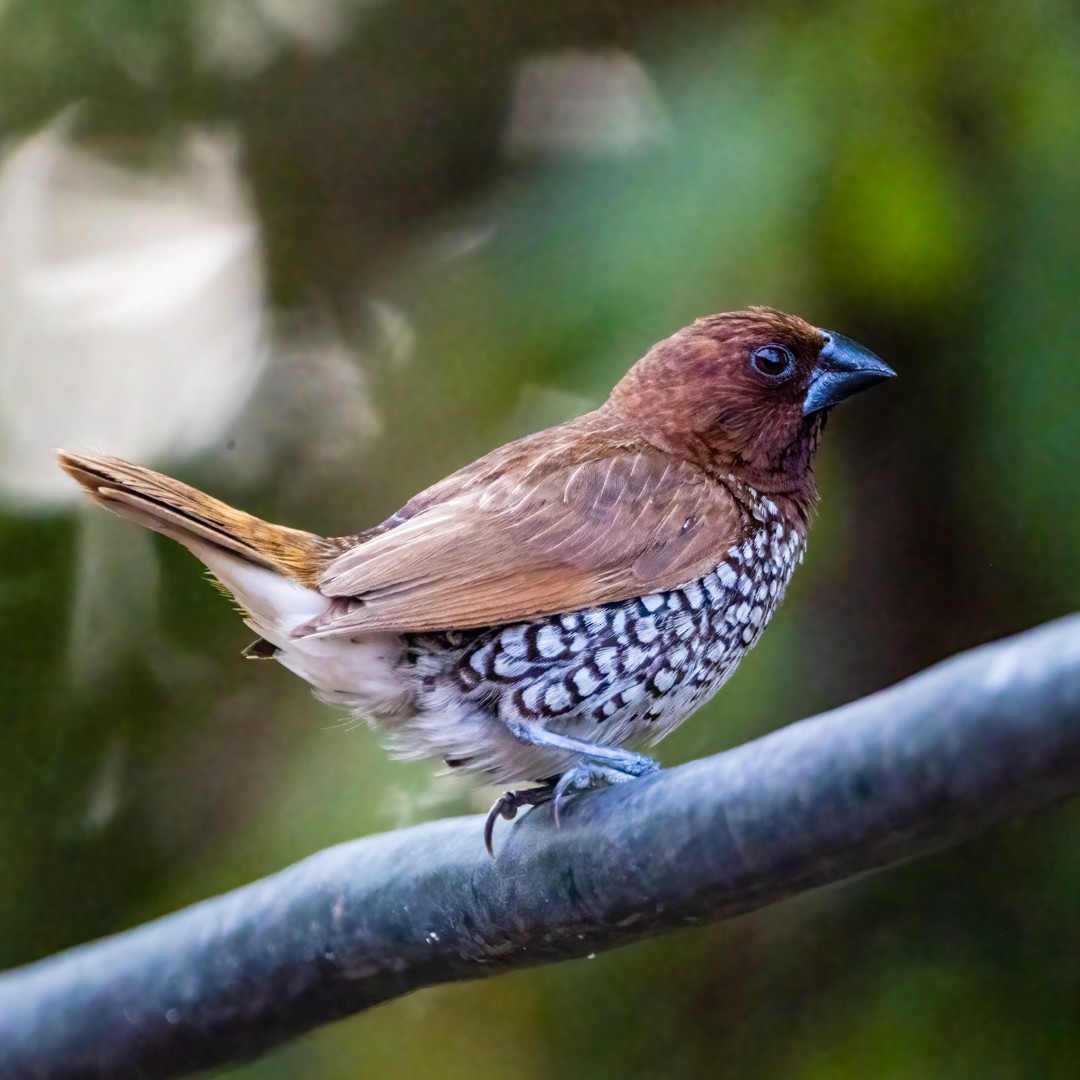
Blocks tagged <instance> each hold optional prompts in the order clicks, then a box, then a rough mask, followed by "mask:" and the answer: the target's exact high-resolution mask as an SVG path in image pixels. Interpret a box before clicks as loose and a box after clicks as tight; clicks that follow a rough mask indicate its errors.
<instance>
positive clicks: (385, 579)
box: [57, 307, 896, 854]
mask: <svg viewBox="0 0 1080 1080" xmlns="http://www.w3.org/2000/svg"><path fill="white" fill-rule="evenodd" d="M895 374H896V372H895V371H893V369H892V368H891V367H889V366H888V365H887V364H886V363H885V362H884V361H883V360H881V359H880V358H879V357H878V356H877V355H875V354H874V353H873V352H871V351H870V350H869V349H867V348H864V347H863V346H861V345H859V344H858V343H856V342H855V341H852V340H851V339H849V338H847V337H844V336H843V335H842V334H839V333H835V332H833V331H829V330H823V329H820V328H818V327H815V326H813V325H811V324H810V323H808V322H806V321H804V320H803V319H801V318H799V317H798V316H795V315H789V314H785V313H783V312H781V311H778V310H775V309H773V308H768V307H752V308H748V309H746V310H742V311H732V312H724V313H721V314H716V315H709V316H705V317H704V318H700V319H697V320H696V321H695V322H693V323H692V324H691V325H689V326H687V327H685V328H684V329H682V330H679V331H678V332H677V333H675V334H673V335H672V336H670V337H668V338H666V339H664V340H662V341H660V342H659V343H657V344H656V345H654V346H653V347H652V348H651V349H649V350H648V352H646V354H645V355H644V356H643V357H642V358H641V359H640V360H638V361H637V363H635V364H634V365H633V366H632V367H631V368H630V369H629V371H628V372H627V374H626V375H625V376H624V377H623V378H622V379H621V380H620V381H619V382H618V383H617V384H616V386H615V388H614V389H613V390H612V392H611V394H610V396H609V397H608V398H607V400H606V401H605V402H604V403H603V404H602V405H600V407H599V408H597V409H595V410H593V411H591V412H588V413H585V414H584V415H582V416H579V417H577V418H575V419H572V420H569V421H567V422H565V423H563V424H560V425H558V426H556V427H552V428H549V429H547V430H544V431H540V432H537V433H535V434H531V435H527V436H525V437H524V438H520V439H517V440H515V441H513V442H510V443H507V444H506V445H504V446H501V447H499V448H498V449H495V450H492V451H491V452H490V453H488V454H486V455H485V456H483V457H481V458H479V459H478V460H477V461H475V462H473V463H472V464H469V465H466V466H465V467H464V468H461V469H459V470H458V471H456V472H454V473H452V474H451V475H450V476H448V477H446V478H445V479H443V480H440V481H439V482H437V483H435V484H433V485H432V486H431V487H429V488H427V489H426V490H424V491H422V492H420V493H419V494H418V495H416V496H414V497H413V498H412V499H410V500H409V501H408V502H407V503H405V505H404V506H403V507H402V508H401V509H400V510H398V511H397V512H396V513H394V514H392V515H391V516H390V517H389V518H387V519H386V520H385V521H383V522H382V523H381V524H379V525H376V526H374V527H373V528H368V529H366V530H365V531H361V532H359V533H355V534H352V535H346V536H341V537H324V536H321V535H317V534H314V533H310V532H305V531H303V530H300V529H295V528H290V527H287V526H283V525H275V524H271V523H269V522H267V521H263V520H261V519H259V518H257V517H254V516H252V515H250V514H247V513H245V512H243V511H242V510H238V509H234V508H233V507H231V506H229V505H227V504H226V503H223V502H221V501H219V500H217V499H215V498H213V497H211V496H210V495H207V494H205V493H203V492H202V491H200V490H198V489H196V488H193V487H190V486H188V485H187V484H184V483H181V482H180V481H179V480H175V479H172V478H171V477H169V476H166V475H163V474H161V473H158V472H155V471H153V470H151V469H148V468H144V467H142V466H140V465H136V464H133V463H131V462H128V461H125V460H123V459H121V458H116V457H106V456H100V455H97V454H91V453H81V452H75V451H58V452H57V454H58V458H59V463H60V465H61V467H62V468H63V469H64V470H65V471H66V472H67V473H68V474H70V476H72V477H73V478H74V479H75V480H76V481H78V482H79V484H81V485H82V487H83V488H84V489H85V490H86V492H88V493H89V495H90V496H91V497H92V498H93V500H94V501H96V502H97V503H99V504H100V505H101V506H103V507H105V508H106V509H108V510H111V511H114V512H115V513H117V514H119V515H120V516H121V517H123V518H127V519H129V520H131V521H134V522H136V523H137V524H139V525H143V526H145V527H147V528H150V529H153V530H156V531H157V532H160V533H163V534H164V535H165V536H168V537H170V538H172V539H173V540H176V541H179V543H181V544H183V545H184V546H185V547H186V548H188V550H189V551H191V553H192V554H193V555H195V556H196V558H198V559H199V560H201V561H202V562H203V563H204V564H205V566H206V567H207V568H208V570H209V572H210V574H211V575H212V577H213V579H215V581H216V582H217V583H218V584H219V586H220V587H221V588H222V590H223V591H225V592H226V593H227V594H229V595H231V596H232V597H233V598H234V600H235V602H236V603H237V605H238V606H239V608H240V610H241V612H242V613H243V615H244V617H245V621H246V623H247V625H248V626H249V627H250V628H251V629H252V630H253V631H254V632H255V633H256V634H257V635H258V638H257V640H256V641H255V643H254V644H252V645H251V646H249V647H248V648H247V649H246V650H245V651H244V655H246V656H248V657H249V658H253V659H269V658H273V659H275V660H277V661H278V662H279V663H280V664H282V665H284V666H285V667H286V668H288V669H289V670H290V671H292V672H294V673H295V674H296V675H298V676H300V677H301V678H303V679H305V680H306V681H307V682H308V683H310V684H311V685H312V686H313V688H314V689H315V692H316V694H317V695H318V696H319V697H320V698H322V700H324V701H326V702H328V703H330V704H332V705H335V706H338V707H341V708H344V709H346V710H348V711H349V712H351V713H352V714H353V715H355V716H356V717H357V718H363V719H364V720H366V721H367V722H369V723H370V724H371V725H372V726H373V727H374V728H375V729H377V731H379V732H380V733H381V735H382V738H383V741H384V743H385V744H386V745H387V746H388V748H389V749H390V750H391V751H392V752H393V753H395V754H396V755H397V756H399V757H405V758H433V759H437V760H441V761H442V762H443V763H444V764H445V767H446V769H447V770H449V771H451V772H462V773H469V774H475V775H476V776H478V777H479V778H481V779H482V780H483V781H486V782H488V783H492V784H498V785H505V786H506V787H507V790H506V791H505V793H504V794H502V795H501V796H500V798H499V799H498V800H497V801H496V802H495V804H494V805H493V806H492V808H491V811H490V813H489V814H488V817H487V819H486V822H485V826H484V841H485V844H486V846H487V850H488V851H489V853H492V854H493V852H494V848H493V835H494V828H495V824H496V822H497V821H498V820H500V819H504V820H512V819H513V818H514V817H515V816H516V815H517V813H518V811H519V810H521V809H522V808H524V807H530V806H539V805H542V804H544V803H552V804H553V816H554V822H555V824H556V826H557V825H558V824H559V820H560V811H561V810H562V809H563V806H564V802H565V800H566V799H567V798H569V797H571V796H573V795H575V794H577V793H579V792H582V791H585V790H587V789H589V788H593V787H597V786H604V785H608V784H617V783H623V782H626V781H630V780H634V779H638V778H641V777H645V776H648V775H650V774H652V773H654V772H656V770H657V769H658V768H659V766H658V764H657V762H656V761H655V760H654V759H652V758H651V757H648V756H646V755H645V754H644V753H642V752H641V751H640V750H639V749H636V748H637V747H640V746H643V745H649V746H651V745H653V744H655V743H656V742H658V741H659V740H660V739H661V738H663V737H664V736H665V735H667V734H668V733H669V732H671V731H672V730H673V729H674V728H675V727H676V726H678V725H679V724H680V723H681V722H682V721H683V720H685V719H686V718H687V717H688V716H689V715H691V714H692V713H693V712H694V711H695V710H696V709H698V708H699V707H700V706H701V705H702V704H703V703H704V702H706V701H707V700H709V699H710V698H711V697H712V696H713V695H714V694H715V693H716V692H717V691H718V690H719V689H720V687H721V686H722V685H723V684H724V682H725V681H726V680H727V679H728V678H729V677H730V675H731V674H732V672H733V671H734V670H735V668H736V667H737V665H738V664H739V661H740V660H741V659H742V658H743V656H745V655H746V653H747V652H748V651H749V650H750V649H751V648H752V647H753V646H754V645H755V644H756V642H757V641H758V638H759V637H760V636H761V633H762V631H763V630H764V628H765V625H766V624H767V623H768V621H769V619H770V618H771V616H772V614H773V613H774V611H775V610H776V608H777V606H778V605H779V603H780V601H781V599H782V598H783V595H784V591H785V589H786V587H787V584H788V582H789V580H790V578H791V575H792V573H793V571H794V569H795V567H796V566H797V565H798V564H799V563H800V562H801V561H802V558H803V553H804V550H805V546H806V536H807V530H808V527H809V525H810V521H811V518H812V515H813V513H814V510H815V506H816V503H817V499H818V493H817V487H816V484H815V480H814V473H813V460H814V455H815V452H816V450H817V447H818V443H819V440H820V437H821V433H822V430H823V428H824V426H825V422H826V419H827V417H828V415H829V413H830V411H831V409H832V408H833V407H834V406H835V405H837V404H839V403H840V402H841V401H843V400H844V399H846V398H848V397H850V396H851V395H853V394H855V393H857V392H859V391H861V390H864V389H866V388H868V387H870V386H873V385H875V384H877V383H880V382H881V381H883V380H885V379H889V378H892V377H893V376H895ZM520 785H527V786H524V787H523V786H520Z"/></svg>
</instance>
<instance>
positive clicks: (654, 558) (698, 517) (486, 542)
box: [305, 449, 741, 636]
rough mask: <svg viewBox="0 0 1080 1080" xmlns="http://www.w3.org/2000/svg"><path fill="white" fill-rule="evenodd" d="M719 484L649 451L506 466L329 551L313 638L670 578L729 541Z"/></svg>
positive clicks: (645, 586)
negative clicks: (348, 546)
mask: <svg viewBox="0 0 1080 1080" xmlns="http://www.w3.org/2000/svg"><path fill="white" fill-rule="evenodd" d="M740 521H741V513H740V510H739V508H738V506H737V505H736V503H735V501H734V500H733V498H732V496H731V494H730V492H729V491H728V490H727V489H726V488H725V487H723V486H722V485H720V484H717V483H716V482H715V481H713V480H712V479H710V478H709V477H708V476H707V475H706V474H705V473H703V472H702V471H701V470H700V469H698V468H696V467H695V466H693V465H691V464H689V463H685V462H679V461H676V460H673V459H671V458H668V457H666V456H665V455H663V454H660V453H659V452H658V451H655V450H652V449H646V450H630V449H625V450H623V451H621V452H618V453H616V454H615V455H613V456H606V457H603V458H599V459H597V460H593V461H589V462H586V463H583V464H572V465H567V464H561V465H557V466H553V467H552V468H551V469H549V470H547V471H544V470H543V469H542V468H531V469H528V470H526V471H525V472H524V473H522V472H520V471H517V470H514V471H513V472H512V473H508V474H505V475H502V476H498V477H495V478H493V479H492V480H490V482H488V483H487V484H485V485H483V486H480V487H476V488H473V489H471V490H466V491H464V492H462V493H460V494H458V495H456V496H454V497H451V498H449V499H447V500H446V501H444V502H441V503H439V504H438V505H435V506H432V507H429V508H427V509H424V510H422V511H421V512H420V513H418V514H416V516H414V517H412V518H410V519H408V520H406V521H404V522H403V523H402V524H400V525H397V526H396V527H394V528H392V529H390V530H388V531H386V532H383V533H380V534H378V535H376V536H374V537H372V538H371V539H369V540H366V541H364V542H361V543H358V545H357V546H356V547H355V548H354V549H352V550H351V551H347V552H345V553H344V554H342V555H340V556H338V557H337V558H336V559H334V560H333V561H332V562H331V563H330V564H329V565H328V566H327V568H326V570H325V571H324V573H323V575H322V577H321V578H320V579H319V581H318V588H319V589H320V591H322V592H323V593H325V594H326V595H328V596H331V597H338V598H341V600H340V602H339V603H338V604H335V605H334V606H333V608H332V609H331V611H330V612H328V613H327V615H326V616H324V617H323V618H321V619H320V620H318V621H317V622H316V623H313V624H311V625H310V626H308V627H306V628H305V630H306V632H309V633H313V634H318V635H334V636H337V635H344V634H354V633H358V632H363V631H369V630H393V631H398V632H403V631H424V630H443V629H450V628H460V629H465V628H468V627H476V626H492V625H498V624H501V623H507V622H515V621H518V620H522V619H528V618H534V617H538V616H542V615H550V614H555V613H558V612H565V611H573V610H575V609H578V608H582V607H588V606H591V605H595V604H604V603H608V602H610V601H614V600H624V599H627V598H629V597H632V596H642V595H647V594H648V593H651V592H655V591H658V590H661V589H666V588H672V587H674V586H676V585H680V584H682V583H684V582H686V581H689V580H692V579H693V578H695V577H699V576H701V575H702V574H705V573H707V572H708V571H709V570H711V569H712V568H713V567H715V566H716V564H717V563H718V562H719V561H720V559H722V558H723V556H724V554H725V553H726V552H727V550H728V549H729V548H730V547H731V545H732V544H733V543H734V542H736V540H737V539H738V531H739V525H740Z"/></svg>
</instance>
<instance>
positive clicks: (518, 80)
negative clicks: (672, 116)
mask: <svg viewBox="0 0 1080 1080" xmlns="http://www.w3.org/2000/svg"><path fill="white" fill-rule="evenodd" d="M668 128H669V124H668V119H667V114H666V112H665V109H664V106H663V103H662V102H661V100H660V95H659V93H658V92H657V90H656V86H655V84H654V83H653V80H652V79H651V78H650V76H649V73H648V72H647V71H646V70H645V68H644V67H643V66H642V64H641V63H640V61H638V60H637V59H636V58H635V57H633V56H631V55H630V54H629V53H625V52H619V51H617V50H604V51H599V50H597V51H591V52H590V51H585V50H579V49H568V50H566V51H563V52H557V53H549V54H545V55H541V56H534V57H530V58H529V59H527V60H525V61H523V62H522V64H521V65H520V66H519V68H518V71H517V74H516V77H515V80H514V91H513V99H512V101H511V107H510V117H509V120H508V122H507V125H506V130H505V132H504V134H503V146H504V149H505V151H506V153H507V154H508V155H509V156H510V157H515V158H535V157H564V156H597V155H601V156H610V155H621V154H627V153H632V152H634V151H637V150H641V149H644V148H647V147H649V146H651V145H653V144H655V143H657V142H658V141H660V140H661V139H662V138H663V137H664V136H665V135H666V133H667V131H668Z"/></svg>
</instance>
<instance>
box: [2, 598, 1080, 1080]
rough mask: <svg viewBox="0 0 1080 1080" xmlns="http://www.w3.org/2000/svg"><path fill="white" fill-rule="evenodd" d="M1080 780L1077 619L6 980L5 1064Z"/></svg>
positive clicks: (247, 1009) (401, 971)
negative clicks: (662, 765)
mask: <svg viewBox="0 0 1080 1080" xmlns="http://www.w3.org/2000/svg"><path fill="white" fill-rule="evenodd" d="M1077 792H1080V616H1073V617H1071V618H1068V619H1064V620H1061V621H1059V622H1056V623H1052V624H1050V625H1047V626H1044V627H1041V628H1039V629H1037V630H1034V631H1031V632H1029V633H1026V634H1022V635H1021V636H1019V637H1016V638H1013V639H1010V640H1008V641H1005V642H1000V643H998V644H995V645H990V646H985V647H983V648H980V649H977V650H975V651H973V652H971V653H967V654H965V655H963V656H960V657H956V658H954V659H952V660H949V661H947V662H946V663H944V664H941V665H939V666H938V667H936V668H933V669H931V670H929V671H927V672H924V673H923V674H921V675H918V676H916V677H915V678H913V679H910V680H909V681H907V682H905V683H902V684H900V685H899V686H896V687H894V688H892V689H890V690H887V691H885V692H883V693H880V694H876V695H874V696H872V697H869V698H865V699H863V700H861V701H858V702H855V703H853V704H851V705H848V706H845V707H844V708H841V709H837V710H835V711H834V712H831V713H828V714H826V715H823V716H820V717H817V718H815V719H811V720H804V721H802V722H801V723H798V724H794V725H792V726H790V727H787V728H785V729H783V730H781V731H777V732H775V733H774V734H771V735H768V736H766V737H764V738H761V739H757V740H755V741H754V742H751V743H748V744H746V745H744V746H741V747H739V748H737V749H735V750H731V751H728V752H727V753H723V754H719V755H717V756H715V757H711V758H707V759H705V760H702V761H696V762H693V763H691V764H689V765H684V766H682V767H680V768H677V769H670V770H667V771H665V772H662V773H660V774H658V775H656V776H654V777H651V778H649V779H646V780H638V781H633V782H631V783H627V784H625V785H621V786H619V787H615V788H611V789H608V790H605V791H597V792H592V793H588V794H586V795H583V796H580V797H578V798H575V799H573V800H572V801H571V802H570V803H569V804H568V805H567V806H566V807H565V810H564V815H563V823H562V827H561V828H560V829H558V830H556V829H555V828H553V826H552V822H551V814H550V808H548V807H542V808H540V809H537V810H533V811H530V812H529V813H527V814H525V815H524V816H523V817H522V818H521V819H519V820H518V821H516V822H514V823H513V824H512V825H503V826H502V827H501V831H500V832H499V833H498V835H497V838H496V840H497V844H496V851H497V859H496V860H495V861H492V860H491V859H490V858H489V857H488V855H487V853H486V852H485V851H484V845H483V838H482V826H483V818H475V817H469V818H458V819H454V820H449V821H439V822H434V823H432V824H428V825H421V826H418V827H416V828H412V829H406V830H403V831H401V832H396V833H389V834H386V835H383V836H374V837H369V838H366V839H363V840H357V841H354V842H352V843H348V844H342V845H341V846H339V847H335V848H331V849H329V850H327V851H323V852H321V853H319V854H317V855H314V856H312V857H311V858H309V859H305V860H304V861H303V862H301V863H298V864H297V865H295V866H293V867H290V868H289V869H287V870H284V871H282V872H281V873H279V874H275V875H274V876H272V877H269V878H266V879H264V880H262V881H257V882H255V883H254V884H251V885H248V886H245V887H244V888H240V889H237V890H235V891H234V892H231V893H228V894H226V895H224V896H220V897H217V898H216V899H213V900H208V901H205V902H204V903H201V904H197V905H195V906H194V907H192V908H189V909H187V910H185V911H181V912H178V913H177V914H175V915H171V916H168V917H166V918H163V919H160V920H158V921H157V922H153V923H150V924H148V925H146V926H143V927H140V928H138V929H136V930H132V931H129V932H127V933H123V934H118V935H117V936H115V937H112V938H107V939H105V940H103V941H99V942H96V943H93V944H90V945H86V946H83V947H81V948H77V949H73V950H71V951H69V952H66V953H62V954H60V955H59V956H55V957H53V958H51V959H48V960H44V961H42V962H40V963H37V964H33V965H30V966H29V967H26V968H22V969H19V970H16V971H13V972H10V973H9V974H7V975H6V976H4V977H2V978H0V1075H2V1076H4V1077H5V1078H10V1080H16V1078H18V1080H22V1078H27V1077H49V1078H50V1080H59V1078H74V1077H87V1078H89V1077H109V1078H113V1080H115V1078H126V1077H133V1078H134V1077H151V1076H153V1077H160V1076H171V1075H176V1074H178V1073H183V1072H187V1071H191V1070H195V1069H199V1068H205V1067H209V1066H213V1065H221V1064H224V1063H227V1062H234V1061H238V1060H241V1059H244V1058H247V1057H250V1056H253V1055H256V1054H258V1053H260V1052H261V1051H264V1050H266V1049H268V1048H269V1047H272V1046H274V1045H276V1044H279V1043H281V1042H284V1041H286V1040H288V1039H290V1038H292V1037H294V1036H296V1035H298V1034H300V1033H301V1032H304V1031H307V1030H309V1029H310V1028H313V1027H315V1026H317V1025H319V1024H323V1023H326V1022H327V1021H329V1020H334V1019H337V1018H339V1017H342V1016H346V1015H348V1014H349V1013H353V1012H357V1011H359V1010H361V1009H365V1008H367V1007H369V1006H371V1005H374V1004H376V1003H377V1002H380V1001H385V1000H387V999H388V998H393V997H396V996H398V995H399V994H405V993H408V992H409V991H411V990H416V989H418V988H420V987H424V986H431V985H433V984H435V983H443V982H448V981H451V980H455V979H470V978H477V977H480V976H484V975H494V974H497V973H499V972H502V971H507V970H510V969H512V968H519V967H523V966H525V965H528V964H537V963H542V962H545V961H549V960H564V959H567V958H569V957H575V956H582V955H584V954H586V953H590V952H595V951H597V950H600V949H609V948H612V947H614V946H616V945H622V944H625V943H627V942H629V941H633V940H635V939H637V938H642V937H646V936H648V935H651V934H655V933H657V932H659V931H662V930H667V929H671V928H673V927H678V926H683V925H686V924H688V923H697V922H702V921H705V920H715V919H722V918H726V917H729V916H731V915H735V914H738V913H740V912H745V911H748V910H750V909H752V908H757V907H761V906H762V905H764V904H768V903H772V902H774V901H776V900H779V899H781V898H783V897H786V896H790V895H792V894H794V893H798V892H802V891H804V890H807V889H811V888H814V887H815V886H819V885H824V884H826V883H828V882H834V881H839V880H841V879H843V878H846V877H850V876H851V875H854V874H860V873H864V872H865V871H867V870H873V869H875V868H878V867H882V866H887V865H890V864H892V863H896V862H899V861H900V860H902V859H907V858H910V857H911V856H913V855H917V854H919V853H921V852H925V851H928V850H931V849H933V848H939V847H941V846H943V845H946V844H950V843H955V842H956V841H958V840H961V839H963V838H965V837H968V836H971V835H972V834H974V833H976V832H978V831H980V830H982V829H985V828H987V827H988V826H990V825H993V824H994V823H995V822H998V821H1001V820H1002V819H1004V818H1007V817H1009V816H1011V815H1014V814H1018V813H1022V812H1025V811H1029V810H1033V809H1035V808H1037V807H1041V806H1046V805H1049V804H1051V803H1054V802H1057V801H1058V800H1060V799H1063V798H1065V797H1066V796H1069V795H1072V794H1075V793H1077Z"/></svg>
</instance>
